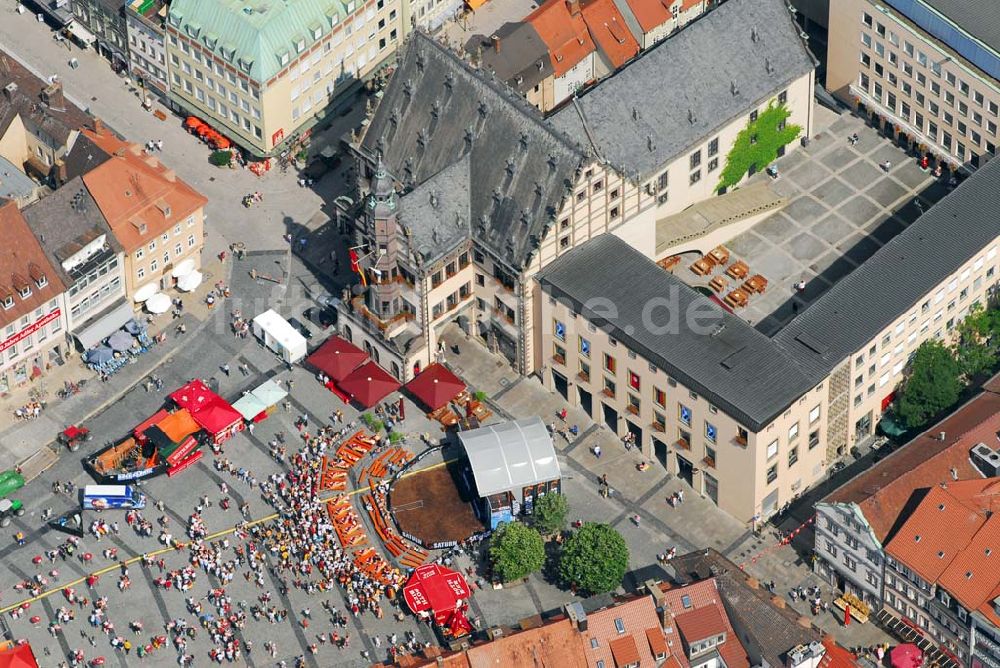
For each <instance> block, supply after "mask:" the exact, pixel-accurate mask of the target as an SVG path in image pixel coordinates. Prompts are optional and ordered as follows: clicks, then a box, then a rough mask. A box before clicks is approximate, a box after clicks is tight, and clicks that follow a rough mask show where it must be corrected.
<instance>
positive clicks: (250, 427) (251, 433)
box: [247, 422, 253, 436]
mask: <svg viewBox="0 0 1000 668" xmlns="http://www.w3.org/2000/svg"><path fill="white" fill-rule="evenodd" d="M247 431H248V432H250V435H251V436H253V422H250V423H249V424H247Z"/></svg>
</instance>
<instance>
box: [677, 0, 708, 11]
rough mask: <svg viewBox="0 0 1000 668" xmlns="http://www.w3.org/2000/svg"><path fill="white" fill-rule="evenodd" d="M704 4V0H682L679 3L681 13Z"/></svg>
mask: <svg viewBox="0 0 1000 668" xmlns="http://www.w3.org/2000/svg"><path fill="white" fill-rule="evenodd" d="M704 4H705V0H682V2H681V11H682V12H686V11H689V10H691V9H694V8H695V7H697V6H698V5H704Z"/></svg>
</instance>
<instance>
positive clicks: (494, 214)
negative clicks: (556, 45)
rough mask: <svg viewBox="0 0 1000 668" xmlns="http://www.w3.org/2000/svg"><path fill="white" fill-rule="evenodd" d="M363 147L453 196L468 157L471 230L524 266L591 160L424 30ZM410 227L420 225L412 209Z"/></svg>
mask: <svg viewBox="0 0 1000 668" xmlns="http://www.w3.org/2000/svg"><path fill="white" fill-rule="evenodd" d="M362 149H363V150H364V151H366V152H367V153H369V154H370V155H376V154H379V153H380V154H381V156H382V160H383V161H384V162H385V165H386V167H387V168H388V170H389V172H391V173H392V175H393V176H394V177H396V179H397V180H398V181H400V182H401V183H403V184H404V186H407V187H415V186H417V185H422V184H425V183H426V184H427V185H429V186H430V187H431V188H435V189H438V190H440V191H441V192H446V193H451V192H455V190H456V185H455V184H453V183H450V182H449V181H450V180H451V179H453V178H455V177H456V176H458V177H459V178H462V179H464V178H465V176H464V175H463V174H462V173H461V172H455V171H450V170H446V169H445V168H446V167H448V166H449V165H452V164H454V163H456V162H458V161H459V160H460V159H462V158H463V157H464V156H465V155H466V154H468V161H469V170H468V182H469V183H472V184H476V187H474V188H471V189H470V191H469V202H468V210H469V221H470V225H471V230H472V234H473V236H474V237H475V238H476V239H477V241H479V242H480V243H481V244H483V245H484V246H485V247H487V248H489V249H490V250H491V251H492V252H493V253H494V254H496V255H497V256H498V257H499V258H500V259H501V260H503V261H504V262H506V263H507V264H509V265H510V266H512V267H515V268H520V267H523V266H524V265H525V264H527V262H528V261H529V260H530V258H531V256H532V255H533V253H534V251H535V249H536V248H537V245H538V244H539V243H540V242H541V239H542V237H543V236H544V232H545V230H547V228H548V226H549V225H551V223H552V221H553V219H554V217H555V214H556V211H557V207H558V206H559V204H560V203H561V202H562V200H563V199H564V198H565V197H567V196H568V195H569V193H570V191H571V188H572V185H573V182H574V180H575V178H576V173H577V171H578V170H579V169H581V167H582V165H583V163H584V162H585V161H586V160H587V159H588V157H587V154H586V153H585V152H584V150H583V149H582V147H580V146H578V145H577V144H575V143H574V142H572V141H571V140H570V139H568V138H567V137H565V136H564V135H562V134H560V133H559V132H557V131H555V130H554V129H552V128H551V127H549V126H548V125H546V124H545V123H544V122H543V121H542V118H541V114H540V113H539V112H538V110H537V109H535V108H534V107H532V106H531V105H529V104H528V103H527V102H526V101H525V100H523V99H522V98H521V97H520V96H518V95H517V94H516V93H514V92H513V91H511V90H510V89H509V88H508V87H507V86H505V85H504V84H503V83H502V82H499V81H497V80H495V79H493V78H492V77H491V76H490V75H489V74H487V73H486V72H483V71H478V70H474V69H472V68H471V67H469V66H468V65H466V63H464V62H463V61H462V60H461V58H460V57H459V56H457V55H456V54H454V53H452V52H451V51H450V50H449V49H447V48H445V47H443V46H441V45H440V44H438V43H437V42H435V41H434V40H433V39H431V38H430V37H428V36H427V35H425V34H423V33H422V32H420V31H417V32H414V33H413V34H412V35H411V36H410V37H409V38H408V40H407V42H406V44H405V45H404V46H403V48H402V52H401V54H400V62H399V66H398V68H397V69H396V72H395V74H394V75H393V77H392V79H391V81H390V82H389V85H388V86H387V88H386V90H385V95H384V97H383V98H382V102H381V103H380V104H379V106H378V109H377V110H376V112H375V114H374V116H373V117H372V120H371V124H370V125H369V127H368V131H367V132H366V133H365V136H364V139H363V140H362ZM459 189H460V188H459ZM448 206H450V204H449V205H448ZM401 211H402V207H401ZM403 215H404V217H405V216H406V214H405V213H404V214H403ZM436 220H437V217H436V216H433V217H432V218H430V219H428V220H425V221H423V222H422V224H424V225H426V226H432V225H434V224H435V221H436ZM408 224H410V225H414V226H415V225H416V224H417V223H416V219H415V217H414V216H413V215H410V216H409V222H408Z"/></svg>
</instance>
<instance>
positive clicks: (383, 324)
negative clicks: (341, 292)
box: [351, 295, 416, 332]
mask: <svg viewBox="0 0 1000 668" xmlns="http://www.w3.org/2000/svg"><path fill="white" fill-rule="evenodd" d="M351 305H352V306H353V307H354V312H355V313H357V314H359V315H361V317H362V318H364V319H365V320H366V321H368V322H369V323H371V324H372V325H374V326H375V327H376V328H378V330H379V331H380V332H385V331H386V330H387V329H389V328H391V327H392V326H393V325H395V324H397V323H399V322H404V321H407V320H413V319H414V318H415V317H416V316H415V314H413V313H410V312H409V311H402V312H401V313H397V314H396V315H394V316H392V317H390V318H385V319H382V318H379V317H378V316H377V315H375V314H374V313H372V312H371V311H369V310H368V307H367V306H365V303H364V297H362V296H360V295H359V296H357V297H355V298H354V299H352V300H351Z"/></svg>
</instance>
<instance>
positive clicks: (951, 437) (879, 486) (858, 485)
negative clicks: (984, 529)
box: [824, 379, 1000, 542]
mask: <svg viewBox="0 0 1000 668" xmlns="http://www.w3.org/2000/svg"><path fill="white" fill-rule="evenodd" d="M994 380H995V379H994ZM991 382H994V381H991ZM998 431H1000V395H998V394H997V393H995V392H993V391H984V392H983V393H982V394H980V395H978V396H976V397H975V398H973V399H972V400H970V401H969V402H968V403H966V404H965V405H964V406H962V407H961V408H959V409H958V410H957V411H956V412H954V413H952V414H951V415H950V416H948V417H947V418H945V419H944V420H942V421H941V422H939V423H938V424H936V425H934V426H933V427H931V428H930V429H928V430H927V431H926V432H924V433H922V434H920V435H919V436H917V437H916V438H914V439H912V440H911V441H910V442H909V443H907V444H906V445H905V446H903V447H902V448H900V449H899V450H897V451H896V452H894V453H892V454H891V455H889V456H888V457H886V458H885V459H884V460H882V461H881V462H879V463H878V464H877V465H876V466H874V467H873V468H871V469H869V470H868V471H866V472H865V473H862V474H861V475H859V476H857V477H856V478H854V479H853V480H851V481H850V482H848V483H847V484H845V485H842V486H841V487H840V488H838V489H837V490H835V491H834V492H833V493H832V494H830V495H829V496H827V497H826V498H825V499H824V502H826V503H854V504H857V505H858V507H859V508H860V510H861V512H862V513H863V514H864V516H865V519H866V520H867V521H868V524H869V526H871V528H872V531H874V533H875V536H876V538H878V539H879V541H882V542H885V540H886V538H887V537H888V536H889V534H890V532H891V531H892V529H893V527H894V526H896V525H897V524H898V523H899V521H900V519H904V518H901V513H902V512H903V511H904V510H905V509H906V507H907V505H908V503H910V505H912V503H911V502H912V501H913V500H915V499H913V498H912V497H913V496H914V493H915V492H916V491H917V490H924V489H927V488H930V487H933V486H935V485H939V484H940V483H942V482H943V483H946V484H947V483H950V482H953V481H954V480H956V479H958V480H966V479H973V478H981V477H982V474H981V473H980V472H979V470H978V469H977V468H976V467H975V466H973V464H972V462H971V461H970V460H969V450H970V449H971V448H972V447H973V446H974V445H976V444H977V443H980V442H982V443H986V444H988V445H991V447H993V446H996V445H997V443H998V441H997V432H998ZM941 432H944V433H945V440H943V441H942V440H940V438H939V434H940V433H941ZM920 493H922V492H920Z"/></svg>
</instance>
